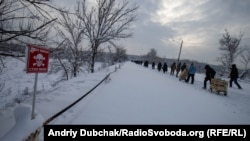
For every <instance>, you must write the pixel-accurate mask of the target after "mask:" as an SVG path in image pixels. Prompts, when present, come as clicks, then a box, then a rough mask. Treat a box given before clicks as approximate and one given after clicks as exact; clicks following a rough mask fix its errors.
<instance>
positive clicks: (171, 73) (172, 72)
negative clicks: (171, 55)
mask: <svg viewBox="0 0 250 141" xmlns="http://www.w3.org/2000/svg"><path fill="white" fill-rule="evenodd" d="M175 69H176V64H175V62H173V64H172V65H171V72H170V75H174V71H175Z"/></svg>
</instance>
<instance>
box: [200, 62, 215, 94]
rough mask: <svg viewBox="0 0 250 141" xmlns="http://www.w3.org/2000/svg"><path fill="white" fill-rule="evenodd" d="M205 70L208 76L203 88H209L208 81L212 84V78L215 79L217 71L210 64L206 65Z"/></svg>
mask: <svg viewBox="0 0 250 141" xmlns="http://www.w3.org/2000/svg"><path fill="white" fill-rule="evenodd" d="M205 70H206V76H205V79H204V86H203V89H206V88H207V81H210V84H211V79H213V78H214V76H215V74H216V71H215V70H214V69H213V68H211V67H210V66H209V65H206V66H205Z"/></svg>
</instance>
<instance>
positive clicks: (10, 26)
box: [0, 0, 56, 43]
mask: <svg viewBox="0 0 250 141" xmlns="http://www.w3.org/2000/svg"><path fill="white" fill-rule="evenodd" d="M48 8H53V9H56V8H54V7H53V6H51V5H49V3H48V2H47V1H44V0H40V1H37V0H0V43H1V42H7V41H10V40H13V39H14V40H19V41H22V38H23V37H25V38H28V39H32V40H40V41H44V39H45V38H46V37H47V34H48V32H49V26H48V25H50V24H51V23H52V22H53V21H55V20H56V18H52V16H51V15H50V14H49V12H48V11H47V10H48ZM21 37H22V38H21ZM46 39H47V38H46Z"/></svg>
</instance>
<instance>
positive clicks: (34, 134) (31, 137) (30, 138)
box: [25, 64, 121, 141]
mask: <svg viewBox="0 0 250 141" xmlns="http://www.w3.org/2000/svg"><path fill="white" fill-rule="evenodd" d="M120 67H121V65H120V64H119V67H118V68H119V69H120ZM118 68H117V67H115V70H114V71H113V72H110V73H108V74H107V75H106V76H105V77H104V78H103V79H102V80H101V81H100V82H99V83H98V84H97V85H95V86H94V87H93V88H92V89H91V90H89V91H88V92H87V93H85V94H84V95H83V96H82V97H80V98H79V99H78V100H76V101H75V102H73V103H72V104H70V105H69V106H67V107H65V108H64V109H63V110H61V111H59V112H58V113H56V114H55V115H53V116H52V117H50V118H48V119H47V120H46V121H45V122H43V125H42V126H40V127H38V128H37V129H36V130H35V131H34V132H32V133H31V134H30V135H29V136H28V138H27V139H26V140H25V141H34V140H38V137H39V134H40V131H41V129H42V128H43V126H45V125H47V124H48V123H49V122H51V121H52V120H54V119H55V118H57V117H58V116H59V115H61V114H62V113H64V112H65V111H67V110H68V109H70V108H71V107H73V106H74V105H75V104H77V103H78V102H79V101H81V100H82V99H83V98H84V97H86V96H87V95H89V94H90V93H91V92H92V91H93V90H95V89H96V88H97V87H98V86H99V85H100V84H102V83H103V82H104V81H105V80H107V79H108V78H109V76H110V74H111V73H114V72H116V71H117V69H118Z"/></svg>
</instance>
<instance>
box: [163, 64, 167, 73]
mask: <svg viewBox="0 0 250 141" xmlns="http://www.w3.org/2000/svg"><path fill="white" fill-rule="evenodd" d="M167 71H168V65H167V63H164V64H163V73H166V72H167Z"/></svg>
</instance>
